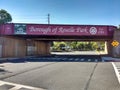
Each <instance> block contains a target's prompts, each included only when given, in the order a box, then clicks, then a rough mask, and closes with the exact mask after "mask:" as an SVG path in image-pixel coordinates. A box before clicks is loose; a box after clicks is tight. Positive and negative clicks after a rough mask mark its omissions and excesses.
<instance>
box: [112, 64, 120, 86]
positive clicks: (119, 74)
mask: <svg viewBox="0 0 120 90" xmlns="http://www.w3.org/2000/svg"><path fill="white" fill-rule="evenodd" d="M112 65H113V68H114V71H115V74H116V77H117V79H118V82H119V84H120V62H112Z"/></svg>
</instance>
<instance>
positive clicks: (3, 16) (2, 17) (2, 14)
mask: <svg viewBox="0 0 120 90" xmlns="http://www.w3.org/2000/svg"><path fill="white" fill-rule="evenodd" d="M11 21H12V17H11V15H10V14H9V13H8V12H7V11H6V10H3V9H1V10H0V24H4V23H8V22H11Z"/></svg>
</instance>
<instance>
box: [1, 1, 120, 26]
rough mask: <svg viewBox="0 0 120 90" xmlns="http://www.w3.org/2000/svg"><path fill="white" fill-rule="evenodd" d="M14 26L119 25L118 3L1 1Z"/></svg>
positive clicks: (119, 6) (119, 3)
mask: <svg viewBox="0 0 120 90" xmlns="http://www.w3.org/2000/svg"><path fill="white" fill-rule="evenodd" d="M0 9H5V10H6V11H7V12H8V13H10V14H11V16H12V18H13V21H12V22H13V23H38V24H47V23H48V13H49V14H50V23H51V24H77V25H81V24H82V25H83V24H85V25H86V24H87V25H89V24H90V25H115V26H118V25H119V24H120V0H0Z"/></svg>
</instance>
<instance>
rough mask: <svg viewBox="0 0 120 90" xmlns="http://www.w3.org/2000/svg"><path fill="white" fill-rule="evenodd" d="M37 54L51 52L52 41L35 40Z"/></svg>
mask: <svg viewBox="0 0 120 90" xmlns="http://www.w3.org/2000/svg"><path fill="white" fill-rule="evenodd" d="M35 48H36V53H35V54H36V55H48V54H50V43H49V42H48V41H35Z"/></svg>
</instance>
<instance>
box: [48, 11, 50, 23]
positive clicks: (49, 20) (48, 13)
mask: <svg viewBox="0 0 120 90" xmlns="http://www.w3.org/2000/svg"><path fill="white" fill-rule="evenodd" d="M48 24H50V14H49V13H48Z"/></svg>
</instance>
